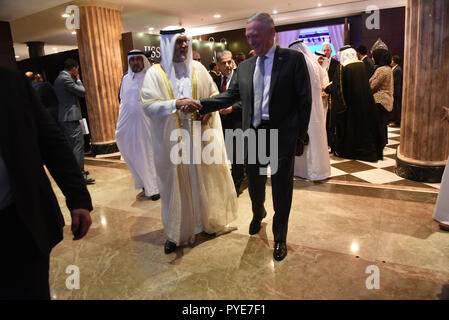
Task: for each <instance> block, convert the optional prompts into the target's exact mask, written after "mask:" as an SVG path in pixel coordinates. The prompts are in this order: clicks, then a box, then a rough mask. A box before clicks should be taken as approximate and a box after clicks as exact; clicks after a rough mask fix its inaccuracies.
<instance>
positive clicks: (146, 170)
mask: <svg viewBox="0 0 449 320" xmlns="http://www.w3.org/2000/svg"><path fill="white" fill-rule="evenodd" d="M150 66H151V65H150V62H149V61H148V59H147V58H146V57H145V55H144V54H143V52H141V51H138V50H132V51H130V52H129V53H128V73H127V74H126V75H125V76H124V77H123V80H122V85H121V88H120V101H121V103H120V111H119V116H118V121H117V129H116V132H115V137H116V140H117V146H118V148H119V150H120V153H121V155H122V157H123V159H124V160H125V162H126V164H127V165H128V168H129V171H131V174H132V176H133V178H134V187H135V188H136V189H143V191H142V192H141V193H140V194H138V195H137V198H138V199H142V198H151V200H153V201H156V200H158V199H159V198H160V196H159V188H158V186H157V177H156V169H155V167H154V152H153V141H152V140H153V139H152V136H151V131H150V126H151V124H150V121H149V119H148V118H147V117H146V116H145V114H144V113H143V110H142V106H141V104H140V88H141V87H142V82H143V78H144V77H145V72H146V71H147V70H148V69H149V68H150Z"/></svg>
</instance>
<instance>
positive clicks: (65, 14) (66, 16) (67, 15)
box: [61, 13, 70, 18]
mask: <svg viewBox="0 0 449 320" xmlns="http://www.w3.org/2000/svg"><path fill="white" fill-rule="evenodd" d="M61 17H63V18H68V17H70V15H69V14H68V13H64V14H61Z"/></svg>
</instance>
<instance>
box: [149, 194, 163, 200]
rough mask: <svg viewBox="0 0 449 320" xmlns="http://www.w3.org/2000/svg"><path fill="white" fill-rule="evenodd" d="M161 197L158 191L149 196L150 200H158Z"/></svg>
mask: <svg viewBox="0 0 449 320" xmlns="http://www.w3.org/2000/svg"><path fill="white" fill-rule="evenodd" d="M160 198H161V195H160V194H159V193H158V194H153V195H152V196H151V200H153V201H157V200H159V199H160Z"/></svg>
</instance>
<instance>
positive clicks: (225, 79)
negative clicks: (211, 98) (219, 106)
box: [221, 76, 228, 92]
mask: <svg viewBox="0 0 449 320" xmlns="http://www.w3.org/2000/svg"><path fill="white" fill-rule="evenodd" d="M227 82H228V78H227V77H226V76H223V78H222V82H221V92H224V91H226V89H227V88H226V84H227Z"/></svg>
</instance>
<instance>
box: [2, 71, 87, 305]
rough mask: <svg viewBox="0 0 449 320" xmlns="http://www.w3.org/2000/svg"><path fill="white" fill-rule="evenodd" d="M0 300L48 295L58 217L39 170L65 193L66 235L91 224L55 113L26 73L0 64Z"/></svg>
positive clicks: (84, 194)
mask: <svg viewBox="0 0 449 320" xmlns="http://www.w3.org/2000/svg"><path fill="white" fill-rule="evenodd" d="M0 84H1V85H0V88H1V89H0V99H1V101H2V105H1V107H0V251H1V254H2V261H1V263H0V300H3V299H49V298H50V292H49V283H48V271H49V256H50V252H51V250H52V248H53V247H54V246H55V245H56V244H58V243H59V242H60V241H61V240H62V237H63V226H64V219H63V216H62V214H61V210H60V208H59V205H58V202H57V199H56V196H55V194H54V193H53V190H52V188H51V184H50V181H49V179H48V177H47V174H46V173H45V169H44V165H45V167H46V168H47V169H48V171H49V172H50V173H51V175H52V176H53V178H54V179H55V181H56V183H57V184H58V186H59V188H60V189H61V191H62V193H63V194H64V195H65V197H66V203H67V207H68V208H69V210H70V211H71V216H72V232H73V234H74V240H77V239H81V238H82V237H83V236H84V235H85V234H86V233H87V231H88V229H89V227H90V224H91V217H90V213H89V211H91V210H92V202H91V198H90V195H89V192H88V191H87V189H86V186H85V184H84V183H83V177H82V175H81V173H80V171H79V168H78V165H77V162H76V160H75V157H74V156H73V153H72V151H71V149H70V147H69V145H68V143H67V140H66V138H65V137H64V134H63V133H62V131H61V129H60V128H59V126H58V124H57V123H56V121H55V120H54V119H53V118H52V117H51V116H50V114H49V113H48V111H47V110H45V108H44V106H43V105H42V104H41V102H40V100H39V98H38V97H37V94H36V92H35V91H34V90H33V88H32V87H31V85H30V83H29V81H27V80H26V78H25V77H24V76H23V75H22V74H20V73H18V72H16V71H11V70H7V69H0Z"/></svg>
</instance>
